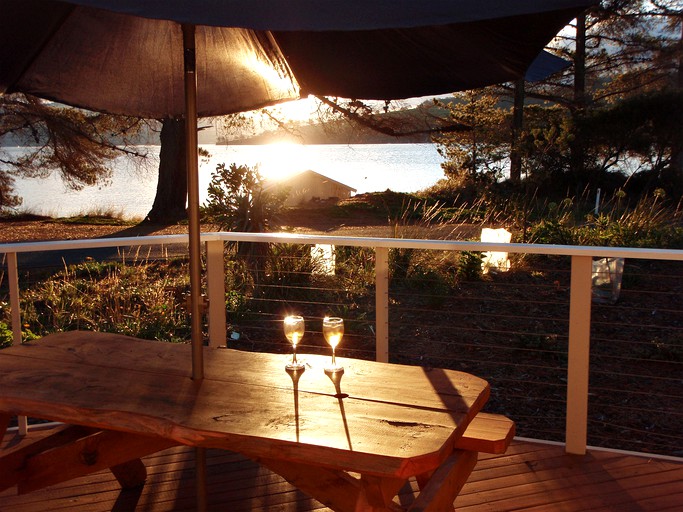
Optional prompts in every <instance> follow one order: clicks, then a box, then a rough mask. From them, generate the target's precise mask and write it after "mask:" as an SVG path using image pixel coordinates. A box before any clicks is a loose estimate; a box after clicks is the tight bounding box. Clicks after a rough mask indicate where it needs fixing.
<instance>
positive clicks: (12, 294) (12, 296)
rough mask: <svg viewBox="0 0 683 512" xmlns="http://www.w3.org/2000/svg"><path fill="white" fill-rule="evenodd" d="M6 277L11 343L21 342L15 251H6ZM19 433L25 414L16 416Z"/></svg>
mask: <svg viewBox="0 0 683 512" xmlns="http://www.w3.org/2000/svg"><path fill="white" fill-rule="evenodd" d="M7 278H8V280H9V305H10V310H11V315H12V316H11V318H12V343H14V344H15V345H19V344H20V343H21V299H20V297H19V266H18V264H17V253H16V252H10V253H7ZM17 426H18V427H19V435H20V436H25V435H26V434H28V418H27V417H26V416H18V417H17Z"/></svg>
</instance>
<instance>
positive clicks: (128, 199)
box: [3, 144, 444, 218]
mask: <svg viewBox="0 0 683 512" xmlns="http://www.w3.org/2000/svg"><path fill="white" fill-rule="evenodd" d="M202 148H204V149H206V150H207V151H208V152H209V155H210V156H208V157H202V158H201V159H200V164H199V189H200V202H204V201H205V200H206V196H207V194H206V190H207V188H208V184H209V182H210V180H211V173H212V172H213V171H214V170H215V169H216V166H217V165H218V164H220V163H225V164H226V165H229V164H231V163H235V164H238V165H249V166H255V165H258V166H259V170H260V172H261V174H263V175H264V176H265V177H266V178H278V177H284V176H286V175H290V174H295V173H297V172H301V171H305V170H308V169H311V170H313V171H315V172H318V173H320V174H323V175H325V176H327V177H329V178H332V179H333V180H336V181H339V182H341V183H343V184H345V185H348V186H350V187H352V188H355V189H356V194H361V193H365V192H379V191H385V190H387V189H390V190H392V191H394V192H416V191H418V190H422V189H424V188H427V187H429V186H431V185H433V184H435V183H436V182H437V181H438V180H439V179H441V178H443V177H444V175H443V171H442V169H441V163H442V162H443V159H442V158H441V156H440V155H439V154H438V153H437V151H436V147H435V146H434V145H433V144H352V145H345V144H321V145H297V144H271V145H267V146H259V145H227V146H226V145H202ZM3 149H4V150H5V151H9V152H11V153H15V154H16V153H21V152H23V151H25V149H24V148H3ZM140 149H141V150H143V151H146V152H147V153H148V155H149V156H148V159H147V161H146V163H145V164H144V165H136V164H135V163H134V162H132V161H131V160H130V159H129V158H126V157H119V158H117V159H116V160H115V161H114V162H113V174H112V178H111V180H110V182H109V183H108V184H103V185H97V186H94V187H85V188H83V189H82V190H78V191H75V190H71V189H69V188H68V187H67V186H66V185H65V184H64V183H63V182H62V181H61V179H60V178H59V177H58V176H56V175H52V176H50V177H48V178H31V179H18V180H17V181H16V193H17V194H18V195H19V196H21V197H22V198H23V204H22V206H21V209H22V210H26V211H30V212H32V213H36V214H43V215H50V216H53V217H65V216H69V215H77V214H82V213H89V212H112V213H115V214H118V215H121V216H122V217H125V218H142V217H144V216H145V215H146V214H147V212H149V210H150V209H151V207H152V203H153V202H154V196H155V193H156V186H157V170H158V164H159V147H158V146H144V147H141V148H140Z"/></svg>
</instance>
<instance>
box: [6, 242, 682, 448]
mask: <svg viewBox="0 0 683 512" xmlns="http://www.w3.org/2000/svg"><path fill="white" fill-rule="evenodd" d="M187 242H188V238H187V236H186V235H169V236H146V237H133V238H107V239H88V240H68V241H52V242H30V243H10V244H0V254H2V253H4V254H5V255H6V265H7V267H8V273H7V275H8V283H9V291H10V307H11V321H12V331H13V336H14V342H15V343H20V342H21V319H20V306H19V305H20V297H19V279H18V275H19V274H18V260H19V259H20V258H18V255H20V254H22V253H39V252H49V251H57V252H59V251H66V250H73V249H82V250H86V249H93V248H104V247H131V246H132V247H139V246H167V245H171V244H183V243H185V244H186V243H187ZM202 242H203V243H204V247H205V254H206V281H207V283H208V289H207V296H208V304H209V307H208V319H209V330H208V333H209V345H210V346H223V345H226V341H227V340H226V337H227V334H226V325H227V323H226V310H225V285H224V283H225V278H224V259H223V258H224V244H225V243H226V242H260V243H287V244H302V245H315V244H329V245H334V246H351V247H365V248H371V249H373V250H374V251H375V256H376V257H375V280H376V281H375V286H376V288H375V291H376V297H375V302H376V319H375V324H376V325H375V334H376V339H375V341H376V359H377V360H378V361H382V362H388V361H389V250H390V249H419V250H433V251H477V252H489V251H491V252H507V253H519V254H535V255H546V256H567V257H570V258H571V282H570V286H571V290H570V301H569V333H568V338H569V348H568V360H567V403H566V429H565V445H566V451H567V452H568V453H573V454H583V453H585V452H586V446H587V428H588V427H587V425H588V397H589V394H588V382H589V354H590V330H591V303H592V298H591V290H592V261H593V259H594V258H597V257H599V258H604V257H614V258H633V259H642V260H668V261H683V251H680V250H663V249H641V248H619V247H588V246H559V245H536V244H519V243H510V244H501V243H486V242H470V241H451V240H417V239H397V238H357V237H337V236H323V235H300V234H290V233H226V232H213V233H203V234H202Z"/></svg>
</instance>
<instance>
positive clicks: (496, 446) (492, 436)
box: [455, 412, 515, 455]
mask: <svg viewBox="0 0 683 512" xmlns="http://www.w3.org/2000/svg"><path fill="white" fill-rule="evenodd" d="M513 437H515V422H514V421H512V420H511V419H509V418H506V417H505V416H502V415H500V414H489V413H485V412H480V413H479V414H477V415H476V416H475V417H474V419H473V420H472V421H471V422H470V424H469V425H468V426H467V430H465V433H464V434H463V435H462V437H461V438H460V439H458V441H457V443H456V444H455V448H456V449H458V450H469V451H473V452H483V453H492V454H496V455H499V454H502V453H505V450H507V447H508V446H509V445H510V442H511V441H512V438H513Z"/></svg>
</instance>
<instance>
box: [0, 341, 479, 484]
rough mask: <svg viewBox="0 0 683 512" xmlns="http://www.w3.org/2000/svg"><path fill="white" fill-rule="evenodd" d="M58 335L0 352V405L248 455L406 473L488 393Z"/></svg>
mask: <svg viewBox="0 0 683 512" xmlns="http://www.w3.org/2000/svg"><path fill="white" fill-rule="evenodd" d="M190 350H191V348H190V346H188V345H178V344H170V343H163V342H152V341H146V340H140V339H135V338H130V337H125V336H120V335H115V334H103V333H90V332H78V331H77V332H68V333H60V334H54V335H50V336H47V337H45V338H42V339H40V340H38V341H36V342H32V343H29V344H25V345H21V346H16V347H11V348H8V349H5V350H2V351H0V411H2V412H5V413H11V414H24V415H27V416H32V417H39V418H45V419H49V420H56V421H62V422H65V423H72V424H80V425H85V426H92V427H97V428H102V429H107V430H115V431H116V430H118V431H122V432H130V433H136V434H143V435H152V436H161V437H164V438H166V439H170V440H173V441H177V442H179V443H182V444H188V445H192V446H199V447H207V448H222V449H227V450H232V451H236V452H240V453H243V454H245V455H247V456H250V457H255V458H264V459H278V460H285V461H291V462H299V463H302V464H315V465H318V466H323V467H327V468H330V469H343V470H346V471H354V472H359V473H363V474H368V475H373V474H376V475H382V476H387V475H391V476H394V477H397V478H406V477H408V476H412V475H418V474H421V473H424V472H425V471H430V470H433V469H435V468H436V467H438V466H439V465H440V464H441V463H442V462H443V461H444V460H445V459H446V457H448V456H449V454H451V453H452V451H453V447H454V443H455V441H456V440H457V439H458V438H459V437H460V436H461V435H462V433H463V432H464V431H465V428H466V426H467V424H468V423H469V421H470V420H471V419H472V418H473V417H474V416H475V415H476V414H477V413H478V412H479V411H480V410H481V408H482V406H483V405H484V404H485V402H486V400H487V399H488V395H489V386H488V384H487V383H486V381H484V380H482V379H480V378H477V377H474V376H472V375H469V374H466V373H462V372H456V371H450V370H441V369H426V368H420V367H413V366H402V365H395V364H385V363H377V362H372V361H361V360H353V359H340V361H341V362H342V364H343V365H344V367H345V373H344V375H343V378H342V379H341V381H340V382H338V383H337V384H336V387H335V383H333V382H332V380H331V379H330V378H329V377H328V376H327V375H326V374H325V373H324V372H323V367H324V365H325V363H327V362H328V361H329V357H323V356H314V355H305V354H304V355H301V356H300V358H301V359H302V360H304V361H305V362H306V363H307V364H308V367H307V369H306V371H305V372H304V373H303V374H301V375H300V377H299V379H298V383H295V382H294V379H293V378H292V376H291V375H290V374H288V373H287V372H286V371H285V368H284V366H285V363H286V362H287V360H288V357H289V356H287V355H284V354H264V353H251V352H241V351H235V350H230V349H210V348H206V349H205V350H206V354H205V357H204V360H205V378H204V379H203V380H201V381H193V380H192V379H191V376H190V366H191V364H190V359H191V354H190Z"/></svg>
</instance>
